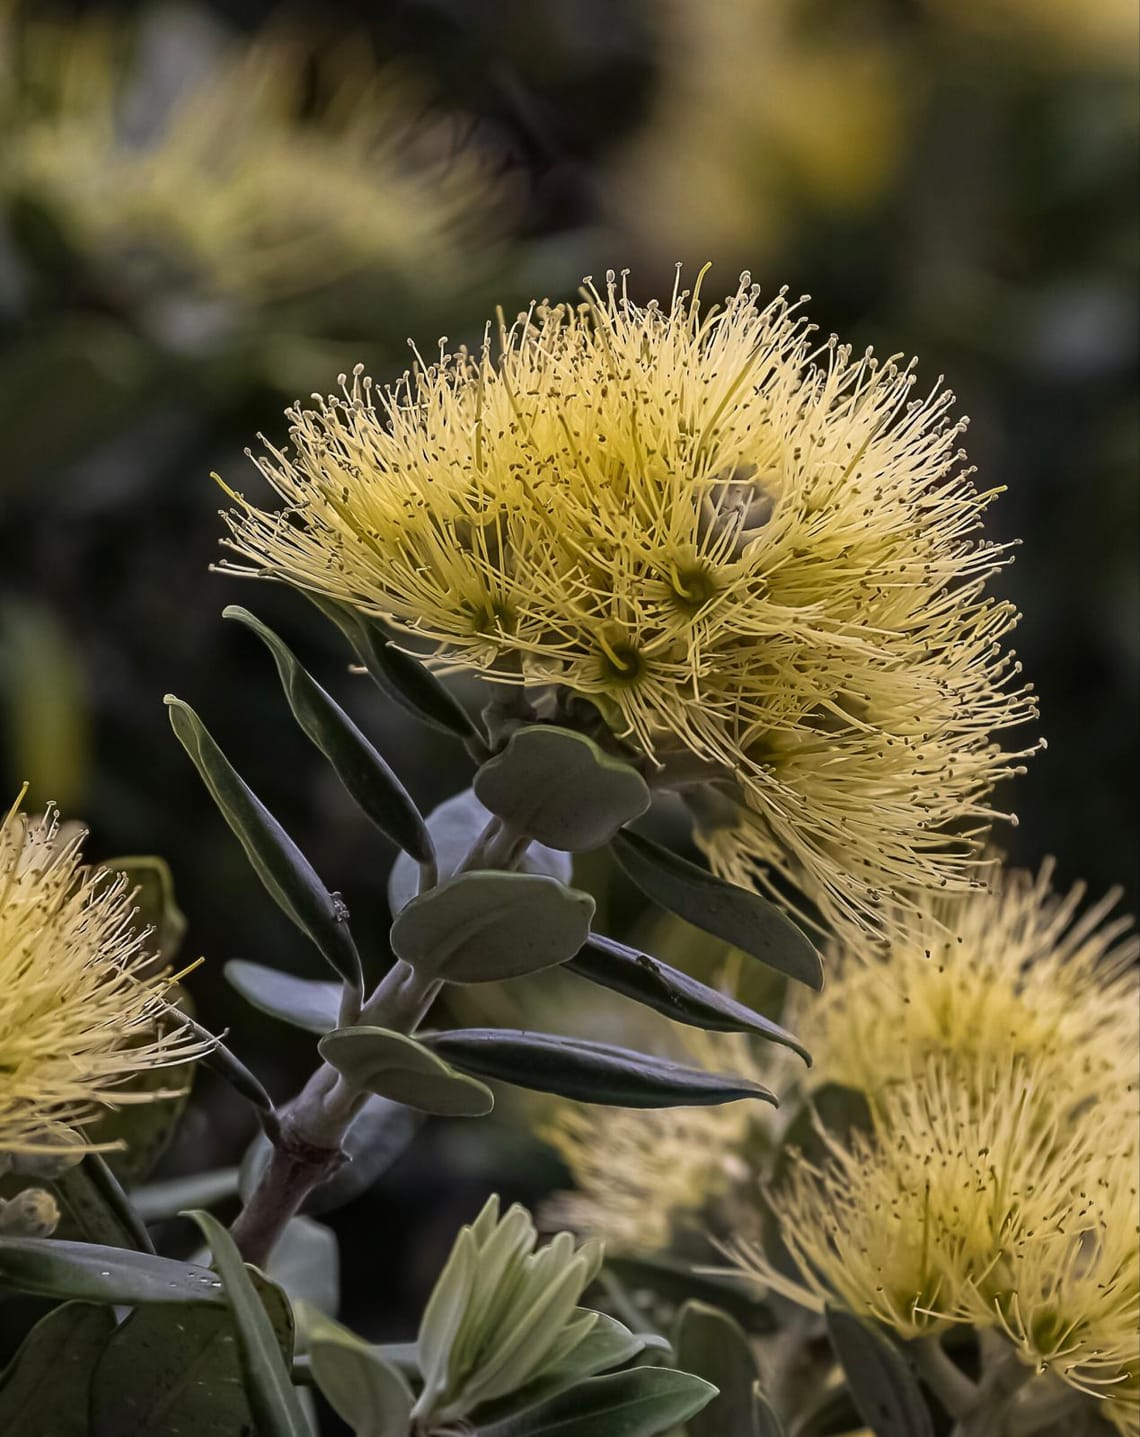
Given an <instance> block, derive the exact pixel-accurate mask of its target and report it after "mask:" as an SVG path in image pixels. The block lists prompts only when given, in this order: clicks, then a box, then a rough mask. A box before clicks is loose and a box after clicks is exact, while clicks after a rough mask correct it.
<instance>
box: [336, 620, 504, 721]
mask: <svg viewBox="0 0 1140 1437" xmlns="http://www.w3.org/2000/svg"><path fill="white" fill-rule="evenodd" d="M308 598H310V599H311V600H312V602H313V603H314V604H316V606H317V608H318V609H320V611H321V613H322V614H324V615H325V617H326V618H329V619H331V620H332V621H333V623H334V624H336V626H337V628H338V629H339V630H340V631H341V633H342V634H343V635H344V636H345V638H346V639H347V640H348V642H349V643H350V644H351V645H352V647H353V649H354V650H355V652H356V657H357V658H358V659H359V660H360V662H361V663H362V664H363V665H364V668H365V669H366V670H367V671H368V675H369V677H370V678H371V679H372V681H373V682H374V683H375V684H376V686H377V687H378V688H379V689H380V690H381V692H382V693H384V694H385V695H386V696H387V697H388V698H390V699H391V700H392V702H393V703H395V704H398V705H399V706H400V708H402V709H403V710H404V711H405V712H406V713H410V714H411V715H412V717H413V718H417V719H419V721H420V722H421V723H426V724H427V725H428V727H429V728H433V729H435V730H436V731H437V732H438V733H446V734H452V735H454V736H455V737H456V738H461V739H463V740H464V741H465V742H466V741H470V740H472V739H474V740H475V741H477V742H478V741H479V733H478V731H477V729H476V728H475V725H474V724H473V723H472V721H471V719H470V718H469V717H468V715H467V712H466V710H465V709H464V708H463V706H462V705H461V704H460V703H459V702H458V701H457V700H456V699H455V698H453V697H452V695H451V694H450V693H449V692H448V691H447V689H445V688H444V686H443V684H441V683H440V681H439V680H438V679H437V678H436V676H435V675H434V674H433V673H432V672H431V670H430V669H428V668H427V667H425V665H423V664H421V663H420V662H419V660H418V659H414V658H413V657H412V656H411V654H407V653H405V652H404V651H403V650H402V649H398V648H396V647H395V645H393V644H392V643H390V642H389V641H388V638H387V636H386V635H385V634H384V633H383V631H382V630H381V628H380V626H379V625H378V624H377V623H376V621H375V620H374V619H370V618H368V616H367V615H365V614H361V613H359V612H358V611H357V610H355V609H350V608H349V607H348V606H347V605H344V604H337V603H335V602H334V601H333V600H331V599H326V598H324V597H323V596H322V595H319V594H312V593H310V594H309V595H308Z"/></svg>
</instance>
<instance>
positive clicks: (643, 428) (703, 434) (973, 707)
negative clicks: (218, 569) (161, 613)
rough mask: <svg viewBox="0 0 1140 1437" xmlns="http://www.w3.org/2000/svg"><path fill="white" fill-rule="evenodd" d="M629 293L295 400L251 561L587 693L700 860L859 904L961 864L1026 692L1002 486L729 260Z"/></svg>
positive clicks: (936, 878)
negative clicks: (733, 286) (675, 782)
mask: <svg viewBox="0 0 1140 1437" xmlns="http://www.w3.org/2000/svg"><path fill="white" fill-rule="evenodd" d="M699 289H700V287H699V285H698V286H697V290H696V292H694V293H693V294H691V295H690V294H689V293H687V292H683V291H681V290H680V288H677V289H675V291H674V294H673V298H672V303H671V304H670V305H669V306H668V307H667V308H661V307H658V306H657V305H656V304H654V303H650V304H648V305H647V306H645V307H641V306H639V305H637V304H636V303H634V301H633V300H632V299H631V298H630V297H629V296H628V294H627V291H626V288H625V284H624V282H623V283H622V284H621V285H619V284H618V283H617V282H616V280H615V279H614V277H613V276H611V277H610V280H609V282H608V285H607V288H606V290H605V292H604V294H603V293H599V292H598V291H597V290H595V289H593V288H592V287H591V288H589V289H588V290H587V291H586V298H585V300H584V302H583V303H582V304H581V305H580V306H578V307H568V306H554V307H550V306H547V305H539V306H536V307H533V308H532V309H531V310H529V311H527V312H526V313H525V314H523V315H521V316H520V317H519V318H518V319H517V320H516V322H515V323H514V324H513V325H511V326H510V327H507V326H506V325H505V324H503V325H501V326H500V331H499V336H498V348H499V353H498V354H497V356H496V355H495V354H493V352H492V343H491V338H490V335H488V338H487V341H486V343H485V345H484V347H483V349H482V350H481V351H480V352H478V353H470V352H468V351H466V350H463V349H460V350H459V351H458V352H456V353H447V352H445V351H442V350H441V354H440V357H439V360H438V362H436V363H434V364H430V365H428V364H422V363H418V364H417V365H416V367H415V368H414V369H413V370H412V372H410V373H409V374H407V375H405V377H404V380H403V381H402V382H401V383H400V384H398V385H397V386H395V387H394V388H391V389H385V390H378V389H375V388H374V387H373V386H372V385H371V384H370V382H369V381H368V380H367V379H364V378H362V377H361V375H360V374H359V373H358V374H357V375H356V376H355V378H354V379H353V381H352V382H351V384H349V385H347V387H345V389H344V391H343V393H342V394H340V395H339V396H332V397H330V398H328V399H324V400H320V401H319V402H318V404H317V407H316V408H313V409H304V408H301V407H297V408H295V409H294V410H292V411H291V416H290V417H291V419H292V430H291V435H292V448H291V450H290V451H286V450H283V449H278V448H275V447H272V446H269V450H268V453H267V454H265V455H263V456H261V457H259V458H258V460H257V464H258V467H259V468H260V470H261V472H262V474H263V475H264V476H265V478H266V479H267V480H268V481H269V483H270V484H271V485H272V486H273V488H274V489H275V490H276V492H277V494H278V496H279V497H280V499H281V500H282V501H284V507H283V508H281V509H278V510H262V509H260V508H258V507H257V506H256V505H255V504H253V503H252V502H249V501H247V500H245V499H244V498H242V497H241V496H237V495H235V496H234V497H235V499H237V501H238V507H237V509H236V510H234V511H233V512H232V513H231V514H230V516H229V517H230V526H231V531H232V532H231V540H230V542H231V546H232V547H233V548H234V549H235V550H236V551H237V552H238V553H239V554H240V555H241V556H243V559H244V560H245V561H247V562H246V564H245V565H244V566H243V565H236V566H234V567H237V568H238V569H239V571H240V572H252V573H259V574H265V575H269V576H271V577H275V578H281V579H284V580H286V581H287V582H289V583H292V584H295V585H297V586H298V587H300V588H302V589H306V590H310V591H312V592H314V593H317V594H321V595H324V596H326V597H328V598H331V599H333V600H337V601H340V602H342V603H345V604H348V605H352V606H355V607H356V608H358V609H360V610H361V611H363V612H365V613H367V614H369V615H372V616H375V617H378V618H380V619H382V620H385V621H387V622H389V623H391V624H392V625H394V626H395V627H396V628H397V629H399V630H402V631H403V632H405V633H406V634H409V635H412V636H415V637H416V638H417V639H419V640H421V641H425V642H426V643H427V644H428V645H430V647H431V652H432V654H433V656H434V658H435V660H436V661H437V662H439V663H442V664H445V665H451V666H453V667H468V668H473V669H478V670H482V671H484V672H485V673H486V674H487V675H488V676H489V677H490V678H492V679H494V680H499V681H503V682H508V683H523V684H526V685H528V686H533V687H536V688H537V687H545V688H547V689H548V690H549V689H550V688H553V690H554V691H555V693H556V694H562V695H575V696H580V697H584V698H586V699H587V700H589V701H590V702H591V703H592V704H593V705H595V706H596V708H597V709H598V710H599V711H600V712H601V714H602V715H603V716H604V717H605V719H606V720H607V722H608V723H609V724H610V726H611V728H612V729H613V730H614V731H615V732H617V733H618V734H619V735H620V736H621V737H623V738H624V739H625V740H626V741H627V742H628V743H629V744H630V745H631V746H632V747H634V748H635V749H637V750H638V751H640V752H641V753H643V754H644V755H647V756H649V758H650V759H651V760H652V761H654V762H656V763H659V764H661V765H663V767H662V769H661V774H662V775H663V776H664V775H668V774H670V772H671V763H673V762H674V761H676V760H678V759H679V760H680V765H681V767H682V768H683V769H685V771H686V775H687V781H688V782H689V783H690V784H691V785H695V784H696V783H697V782H698V780H699V781H701V783H702V785H703V786H702V787H701V788H700V789H699V790H698V789H695V788H691V789H690V794H691V796H692V801H693V803H694V806H695V807H696V808H697V809H698V810H699V815H700V816H699V822H698V838H699V841H700V842H701V843H702V844H703V845H704V846H705V848H706V850H707V852H708V854H709V856H710V859H711V861H712V863H713V865H714V867H715V868H716V869H717V870H718V871H720V872H721V873H722V874H724V875H726V876H729V877H731V878H733V879H734V880H736V881H739V882H750V881H758V882H760V883H765V882H767V881H768V880H769V878H770V876H771V875H772V874H773V873H782V874H784V875H786V876H788V877H790V878H791V879H792V880H793V881H794V882H796V883H797V884H799V885H800V886H801V887H802V888H803V889H804V890H805V891H806V892H807V893H808V894H809V895H810V897H811V898H812V900H813V901H814V902H816V903H817V904H818V905H819V906H820V907H821V908H823V909H824V910H825V911H834V912H837V913H839V914H847V915H853V916H856V917H858V918H859V919H861V920H862V921H864V922H869V923H872V924H874V923H875V922H877V921H878V916H877V905H878V904H879V902H880V901H881V899H882V898H883V897H884V896H885V894H886V893H887V892H889V891H893V890H896V889H906V890H910V889H913V888H915V887H920V888H922V887H926V888H934V889H937V888H948V889H963V888H966V887H969V886H971V885H972V884H976V883H977V881H978V870H979V863H980V861H981V860H980V856H979V845H980V843H981V841H982V835H983V833H984V831H985V829H986V827H987V825H988V823H989V821H990V819H991V818H992V816H993V815H992V812H991V810H990V808H989V807H988V805H987V795H988V793H989V790H990V789H991V787H992V786H993V784H994V783H995V782H996V781H997V780H998V779H1000V778H1002V777H1004V776H1006V775H1008V774H1010V773H1012V772H1015V771H1016V770H1017V767H1018V765H1017V763H1016V760H1015V758H1013V757H1011V756H1007V755H1004V754H1003V753H1002V752H1001V751H1000V749H999V748H998V746H997V743H996V741H995V738H994V735H995V733H996V732H997V731H999V730H1002V729H1005V728H1007V727H1008V726H1010V725H1012V724H1017V723H1020V722H1022V721H1024V720H1025V719H1027V718H1028V717H1029V716H1030V715H1031V714H1032V713H1033V705H1032V700H1031V697H1030V696H1029V693H1028V691H1027V690H1026V689H1025V688H1024V687H1021V686H1020V685H1019V681H1018V680H1017V677H1016V675H1017V672H1018V665H1017V664H1016V663H1015V662H1014V660H1013V657H1012V654H1011V653H1010V652H1008V651H1005V650H1003V648H1002V644H1001V641H1002V640H1003V638H1004V637H1005V636H1006V635H1007V634H1008V632H1009V630H1010V629H1011V628H1012V626H1013V624H1014V623H1015V621H1016V614H1015V612H1014V611H1013V609H1012V608H1011V607H1010V606H1009V605H1008V604H1006V603H1003V602H1000V601H997V600H994V599H992V598H989V597H987V596H986V594H985V584H986V580H987V578H988V577H989V576H990V575H991V574H992V573H993V571H994V569H995V568H996V567H997V566H998V565H999V564H1000V563H1001V562H1002V559H1003V555H1002V552H1001V549H1000V546H995V545H992V544H989V543H987V542H986V541H984V540H983V539H981V538H979V537H978V530H979V525H980V523H981V518H982V514H983V512H984V510H985V509H986V507H987V505H988V503H989V502H990V499H991V498H992V497H993V496H992V494H989V493H986V494H982V493H979V492H978V491H977V490H976V489H975V487H974V485H973V483H972V482H971V478H970V471H969V470H968V469H965V468H964V467H963V465H962V454H961V451H960V449H959V447H958V444H959V436H960V433H961V430H962V427H963V425H962V423H960V422H955V421H954V420H952V419H951V418H950V417H949V411H950V407H951V403H952V396H951V395H950V394H949V393H947V392H946V391H943V390H940V389H939V388H938V386H935V387H934V388H933V389H932V391H931V392H929V393H928V394H927V395H926V396H925V397H924V398H920V399H915V398H914V397H913V396H914V384H915V374H914V372H913V369H912V367H910V366H907V367H904V368H900V367H898V366H897V365H895V364H894V363H886V364H880V363H879V362H878V361H877V360H875V359H874V358H872V357H871V356H870V355H869V354H868V355H864V356H861V357H856V356H853V355H852V354H851V352H850V351H849V350H848V349H846V348H843V347H842V346H839V345H838V344H836V343H835V342H834V341H832V342H830V343H823V344H818V345H817V344H816V343H815V341H814V340H813V337H812V327H811V325H810V324H809V323H808V322H807V320H806V319H805V318H803V317H802V316H801V314H800V313H799V310H798V307H797V306H795V305H791V304H789V303H788V302H787V300H786V299H785V298H784V297H783V296H781V297H779V298H777V299H775V300H774V301H772V302H771V303H769V304H767V305H761V304H760V303H758V292H757V289H756V287H755V286H754V285H752V284H751V282H750V281H749V279H748V277H747V276H745V277H744V278H743V280H742V282H741V284H740V287H739V289H738V290H737V291H736V293H735V294H734V295H732V296H730V297H729V299H728V300H727V302H726V303H725V305H724V306H723V307H719V308H718V307H716V306H712V307H709V308H703V307H702V304H701V301H700V294H699Z"/></svg>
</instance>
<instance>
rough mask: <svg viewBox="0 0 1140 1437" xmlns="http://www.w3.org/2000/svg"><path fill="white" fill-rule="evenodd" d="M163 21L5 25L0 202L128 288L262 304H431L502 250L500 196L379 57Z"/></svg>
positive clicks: (33, 20) (454, 133) (274, 35)
mask: <svg viewBox="0 0 1140 1437" xmlns="http://www.w3.org/2000/svg"><path fill="white" fill-rule="evenodd" d="M166 19H167V20H168V21H169V16H167V17H166ZM162 20H163V17H162V15H161V13H160V15H159V17H158V21H157V22H155V21H153V20H152V22H151V25H150V28H149V30H148V29H147V27H146V26H145V25H144V26H142V27H139V28H138V29H137V30H131V29H128V28H127V27H125V26H123V25H122V24H116V23H115V22H113V21H111V20H108V19H103V18H99V17H95V18H87V19H81V20H76V19H74V18H72V19H66V18H62V17H59V16H54V17H53V16H52V15H51V13H50V12H48V13H38V12H36V11H34V10H30V9H28V8H27V7H23V6H19V5H15V4H9V5H7V6H5V7H4V10H3V11H0V124H2V125H3V128H4V134H5V140H4V148H3V154H2V155H0V193H3V194H4V195H5V196H6V197H7V198H8V200H9V202H13V201H19V202H23V203H25V204H29V203H30V204H32V205H34V206H36V207H38V208H39V209H40V210H41V211H43V212H46V213H47V214H48V215H49V216H50V217H51V218H52V219H53V220H54V221H55V222H56V223H57V224H58V226H59V227H60V229H61V231H62V233H63V234H64V235H65V237H66V239H67V241H68V242H69V243H70V244H72V245H73V246H75V247H76V248H78V249H79V250H80V251H81V252H83V253H84V254H85V255H86V256H87V257H88V258H89V259H91V260H93V261H94V262H96V263H100V264H104V265H106V266H108V267H109V268H111V269H112V270H113V272H114V274H115V276H116V278H117V279H119V280H120V281H123V280H124V279H125V280H126V281H127V283H128V284H129V283H131V282H139V283H142V284H143V285H145V284H146V283H147V282H148V280H149V279H151V278H152V277H153V276H154V275H155V274H157V275H159V276H161V277H162V278H163V279H166V280H174V281H180V282H182V283H184V284H187V283H188V284H189V285H190V286H191V287H193V288H194V289H196V290H198V291H200V292H201V293H202V294H203V295H204V296H205V297H207V298H211V297H219V298H223V299H225V300H227V301H231V302H239V303H242V304H248V305H258V304H265V303H268V302H272V301H275V300H281V299H289V298H293V297H296V296H300V295H304V294H306V293H308V292H311V291H317V290H320V289H322V288H323V287H326V286H328V285H330V284H332V283H335V282H336V281H338V280H342V279H344V278H346V277H349V276H354V275H356V276H359V275H360V274H361V273H362V272H369V273H374V274H379V275H380V276H382V277H384V278H386V279H387V281H388V282H389V283H390V284H392V285H394V286H395V287H396V288H397V289H400V288H402V287H410V288H411V289H412V290H414V291H416V292H424V291H427V290H428V289H430V287H431V286H432V285H434V284H438V283H441V282H442V281H444V280H445V279H446V277H447V275H448V272H449V266H454V265H455V264H457V263H458V262H459V257H460V256H461V255H464V254H466V253H467V252H468V251H470V250H471V249H472V248H475V249H478V248H480V247H481V246H484V247H485V246H487V245H488V244H489V243H490V242H491V234H490V233H489V229H490V228H492V227H491V225H490V221H491V219H492V215H493V212H494V206H495V203H496V198H497V192H498V191H499V190H500V189H501V187H500V186H497V185H496V184H495V183H494V181H493V177H492V175H491V174H490V173H489V172H488V169H487V167H486V166H484V165H481V164H480V163H479V161H478V160H477V158H476V157H475V155H474V152H473V151H472V150H471V149H470V147H465V146H463V145H461V143H460V137H459V132H458V129H457V128H456V127H454V126H452V125H449V124H448V123H447V121H446V120H444V119H443V118H441V117H436V118H434V119H433V118H431V117H430V115H429V112H428V110H427V108H426V105H425V103H424V98H423V96H422V95H420V94H419V93H418V91H417V87H416V85H415V83H414V82H413V81H412V80H411V79H410V77H409V76H408V75H407V74H405V73H404V72H402V71H397V70H396V69H395V68H394V67H392V68H391V69H388V70H385V69H380V68H378V67H377V66H376V64H375V63H374V62H373V60H372V59H371V57H370V55H369V53H368V46H367V44H364V45H362V44H361V43H359V42H358V41H354V40H351V39H349V40H345V41H343V42H342V43H341V44H340V46H339V47H338V48H337V49H336V50H335V51H333V52H331V53H328V54H326V55H324V56H322V57H320V58H319V59H314V57H313V55H312V54H311V53H309V52H308V51H307V49H306V47H305V45H304V44H303V43H302V41H301V39H300V37H299V36H297V35H291V34H290V33H289V32H287V31H286V30H284V29H278V30H270V31H268V32H266V33H265V34H264V35H263V36H262V37H260V38H259V39H258V40H256V41H254V42H252V43H248V44H245V45H239V44H237V43H236V42H230V43H223V42H221V41H220V40H218V38H217V37H215V36H205V35H204V34H203V32H202V29H201V25H202V24H204V22H201V23H200V24H199V28H198V29H197V30H195V31H194V33H193V35H190V34H182V33H179V34H176V35H173V36H165V35H164V33H163V31H162V28H161V23H162ZM179 50H181V51H186V52H189V58H187V56H186V55H183V56H182V58H181V59H180V60H178V59H176V58H175V55H176V52H178V51H179ZM172 64H173V65H174V66H175V67H176V68H177V65H178V64H181V65H182V67H183V68H184V70H185V71H186V73H184V74H182V75H181V77H180V80H179V82H178V83H172V76H171V66H172ZM498 198H500V199H501V195H499V196H498ZM480 232H482V234H483V239H482V240H481V241H479V243H478V244H476V236H477V235H478V234H479V233H480Z"/></svg>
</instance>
